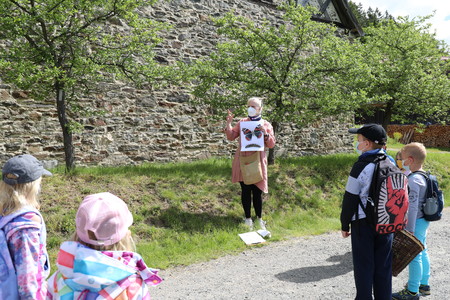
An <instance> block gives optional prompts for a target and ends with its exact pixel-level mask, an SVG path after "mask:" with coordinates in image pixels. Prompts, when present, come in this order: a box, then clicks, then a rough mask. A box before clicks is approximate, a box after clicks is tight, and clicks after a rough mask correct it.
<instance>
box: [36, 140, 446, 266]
mask: <svg viewBox="0 0 450 300" xmlns="http://www.w3.org/2000/svg"><path fill="white" fill-rule="evenodd" d="M395 152H396V151H395V150H393V151H389V153H390V154H391V155H395ZM429 152H430V153H429V155H428V159H427V163H426V166H425V167H426V169H429V170H431V171H432V172H433V173H434V174H436V175H437V176H438V179H439V183H440V185H441V188H442V189H443V190H444V191H445V197H446V198H447V199H450V198H449V197H450V195H449V190H450V188H449V187H450V175H449V174H450V167H449V166H450V153H449V152H445V151H440V149H437V150H436V151H435V150H434V149H430V151H429ZM356 159H357V155H356V154H337V155H327V156H308V157H299V158H284V159H277V161H276V163H275V165H272V166H269V194H267V195H265V196H264V207H263V214H264V218H265V219H266V220H267V221H268V224H269V229H270V231H271V232H272V238H271V239H270V240H269V243H270V242H275V241H280V240H284V239H287V238H290V237H295V236H303V235H310V234H320V233H324V232H327V231H330V230H337V229H339V213H340V204H341V199H342V195H343V191H344V187H345V183H346V181H347V176H348V173H349V171H350V168H351V166H352V164H353V163H354V162H355V161H356ZM52 171H53V172H54V176H52V177H48V178H45V179H44V181H43V187H42V195H41V204H42V206H41V212H42V213H43V215H44V218H45V220H46V224H47V230H48V243H47V244H48V245H47V247H48V249H49V252H50V256H51V261H52V262H54V261H55V258H56V253H57V251H58V248H59V245H60V243H61V242H62V241H64V240H66V239H68V238H69V237H70V235H71V234H72V233H73V231H74V230H75V224H74V220H75V214H76V210H77V208H78V205H79V204H80V202H81V200H82V199H83V197H84V196H86V195H88V194H90V193H98V192H104V191H109V192H111V193H113V194H115V195H117V196H119V197H120V198H122V199H124V200H125V201H126V202H127V203H128V206H129V208H130V210H131V212H132V213H133V216H134V225H133V226H132V228H131V230H132V232H133V234H134V235H135V237H136V241H137V245H138V252H139V253H140V254H141V255H142V256H143V257H144V259H145V260H146V262H147V263H148V264H149V265H150V266H152V267H156V268H162V269H164V268H168V267H170V266H175V265H188V264H191V263H194V262H199V261H205V260H208V259H212V258H217V257H219V256H223V255H225V254H233V253H237V252H239V251H242V250H244V249H246V248H247V247H248V246H246V245H245V244H244V243H243V242H242V241H241V240H240V238H239V237H238V233H242V232H245V230H246V229H245V227H244V226H243V225H242V217H243V212H242V207H241V203H240V187H239V185H238V184H232V183H231V180H230V177H231V160H227V159H209V160H203V161H197V162H191V163H170V164H156V163H155V164H143V165H141V166H136V167H132V166H125V167H93V168H78V169H76V171H75V172H74V173H73V174H71V175H64V172H63V170H61V169H59V170H58V169H57V170H52Z"/></svg>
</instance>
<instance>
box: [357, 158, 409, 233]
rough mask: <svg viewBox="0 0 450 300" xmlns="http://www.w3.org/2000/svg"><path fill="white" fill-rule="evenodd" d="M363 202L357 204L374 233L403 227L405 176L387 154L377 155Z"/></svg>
mask: <svg viewBox="0 0 450 300" xmlns="http://www.w3.org/2000/svg"><path fill="white" fill-rule="evenodd" d="M371 162H373V163H375V170H374V173H373V177H372V183H371V185H370V189H369V197H368V199H367V205H366V207H365V208H364V206H363V205H362V203H360V204H361V207H362V208H363V210H364V213H365V214H366V217H367V220H368V221H369V223H371V224H372V225H373V227H374V228H375V231H376V232H377V233H378V234H388V233H393V232H397V231H399V230H402V229H404V228H405V226H406V218H407V212H408V206H409V200H408V199H409V198H408V177H407V176H406V175H405V174H403V172H402V171H401V170H400V169H399V168H397V166H395V165H394V164H393V163H392V162H391V161H390V160H389V158H388V157H387V155H377V156H376V158H375V159H374V160H371Z"/></svg>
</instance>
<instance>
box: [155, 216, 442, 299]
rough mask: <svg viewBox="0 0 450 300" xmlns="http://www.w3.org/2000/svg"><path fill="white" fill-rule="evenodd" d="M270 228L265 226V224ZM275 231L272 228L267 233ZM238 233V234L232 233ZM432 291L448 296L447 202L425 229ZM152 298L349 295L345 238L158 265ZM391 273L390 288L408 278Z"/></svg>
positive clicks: (349, 263) (298, 241)
mask: <svg viewBox="0 0 450 300" xmlns="http://www.w3.org/2000/svg"><path fill="white" fill-rule="evenodd" d="M269 230H270V228H269ZM272 234H276V233H272ZM236 238H239V237H236ZM428 248H429V255H430V260H431V268H432V274H431V279H430V285H431V295H430V296H427V297H421V298H422V299H426V300H432V299H450V208H446V209H445V211H444V218H443V219H442V220H440V221H438V222H432V223H431V225H430V229H429V232H428ZM160 275H161V276H162V277H163V278H164V282H163V283H161V284H160V285H159V286H157V287H154V288H151V294H152V298H153V299H202V300H203V299H260V300H263V299H354V296H355V286H354V281H353V271H352V261H351V246H350V239H349V238H348V239H343V238H342V237H341V235H340V232H331V233H327V234H323V235H319V236H308V237H302V238H295V239H291V240H288V241H283V242H277V243H272V244H268V245H266V246H264V247H258V248H256V247H249V248H248V250H245V251H244V252H242V253H240V254H238V255H234V256H232V255H230V256H225V257H221V258H219V259H216V260H212V261H209V262H205V263H198V264H194V265H191V266H188V267H175V268H171V269H167V270H162V271H161V272H160ZM407 277H408V271H407V269H405V270H404V271H403V272H402V273H401V274H399V276H398V277H394V278H393V283H392V284H393V288H394V291H398V290H400V289H402V286H403V284H404V283H405V282H406V281H407Z"/></svg>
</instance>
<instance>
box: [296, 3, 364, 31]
mask: <svg viewBox="0 0 450 300" xmlns="http://www.w3.org/2000/svg"><path fill="white" fill-rule="evenodd" d="M297 2H298V3H299V4H301V5H303V6H306V5H312V6H314V7H316V8H318V9H319V14H317V15H315V16H313V17H312V19H313V20H315V21H319V22H326V23H333V24H336V26H339V27H341V28H345V29H348V30H350V31H351V32H352V33H354V34H357V35H359V36H362V35H364V31H363V30H362V28H361V26H360V25H359V23H358V21H357V20H356V17H355V15H354V14H353V13H352V11H351V9H350V6H349V4H348V1H347V0H297Z"/></svg>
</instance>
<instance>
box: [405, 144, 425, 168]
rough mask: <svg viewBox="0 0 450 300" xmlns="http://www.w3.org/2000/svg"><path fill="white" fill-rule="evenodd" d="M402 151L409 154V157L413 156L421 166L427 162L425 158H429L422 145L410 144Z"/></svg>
mask: <svg viewBox="0 0 450 300" xmlns="http://www.w3.org/2000/svg"><path fill="white" fill-rule="evenodd" d="M401 151H402V152H405V153H407V154H408V156H412V157H413V158H414V159H415V160H417V161H418V162H419V163H421V164H422V163H424V162H425V158H426V157H427V150H426V149H425V146H424V145H423V144H422V143H416V142H414V143H409V144H407V145H405V146H404V147H403V148H402V150H401ZM402 159H405V157H402Z"/></svg>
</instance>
